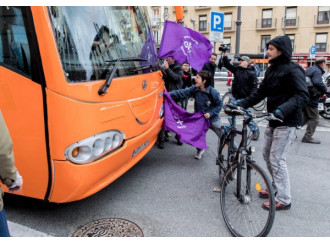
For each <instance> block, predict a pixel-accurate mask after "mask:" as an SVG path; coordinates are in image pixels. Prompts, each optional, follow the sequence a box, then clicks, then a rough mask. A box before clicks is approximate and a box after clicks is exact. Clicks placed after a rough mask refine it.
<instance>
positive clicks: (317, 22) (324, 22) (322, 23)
mask: <svg viewBox="0 0 330 242" xmlns="http://www.w3.org/2000/svg"><path fill="white" fill-rule="evenodd" d="M329 26H330V21H329V19H327V18H321V19H319V18H318V17H317V15H314V27H329Z"/></svg>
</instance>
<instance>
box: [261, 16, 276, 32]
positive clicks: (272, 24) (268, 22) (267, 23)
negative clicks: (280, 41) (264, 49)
mask: <svg viewBox="0 0 330 242" xmlns="http://www.w3.org/2000/svg"><path fill="white" fill-rule="evenodd" d="M276 23H277V19H276V18H264V19H257V20H256V29H257V30H270V29H276Z"/></svg>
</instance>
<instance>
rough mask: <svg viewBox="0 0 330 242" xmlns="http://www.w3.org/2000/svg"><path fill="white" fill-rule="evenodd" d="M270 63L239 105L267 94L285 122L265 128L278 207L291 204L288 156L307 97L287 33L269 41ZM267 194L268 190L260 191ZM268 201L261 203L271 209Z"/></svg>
mask: <svg viewBox="0 0 330 242" xmlns="http://www.w3.org/2000/svg"><path fill="white" fill-rule="evenodd" d="M267 55H268V60H269V63H270V66H269V67H268V68H267V70H266V73H265V78H264V79H263V81H262V82H261V84H260V87H259V88H258V89H257V91H256V92H253V93H251V95H249V96H248V97H247V98H245V99H244V100H241V102H239V105H240V106H242V107H244V108H247V107H251V106H253V105H255V104H257V103H258V102H260V101H261V100H263V99H264V98H265V97H267V109H268V112H272V113H273V114H274V115H275V117H277V118H279V119H281V120H283V122H279V121H275V120H271V121H269V124H268V126H267V127H266V130H265V140H264V147H263V157H264V160H265V161H266V163H267V168H268V170H269V172H270V174H271V176H272V180H273V182H272V185H273V187H274V191H275V200H276V210H287V209H290V208H291V194H290V181H289V172H288V169H287V165H286V157H287V155H288V152H289V148H290V145H291V144H292V142H293V140H294V139H295V138H296V132H297V127H299V126H301V124H302V107H303V106H304V104H305V102H306V101H307V100H308V91H307V86H306V81H305V74H304V70H303V69H302V68H301V67H300V65H298V64H296V63H294V62H292V61H290V60H291V56H292V45H291V41H290V38H289V37H288V36H277V37H275V38H274V39H272V40H270V41H269V42H268V43H267ZM259 196H260V197H268V196H269V193H268V191H267V190H262V191H261V192H259ZM269 206H270V205H269V202H266V203H264V204H263V205H262V207H263V208H264V209H266V210H269Z"/></svg>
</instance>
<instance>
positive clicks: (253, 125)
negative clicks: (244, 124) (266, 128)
mask: <svg viewBox="0 0 330 242" xmlns="http://www.w3.org/2000/svg"><path fill="white" fill-rule="evenodd" d="M239 100H241V99H238V100H236V99H235V98H234V97H232V98H231V103H232V104H233V105H237V101H239ZM246 111H247V112H248V113H249V114H251V110H250V109H249V108H247V109H246ZM248 118H249V116H247V115H244V119H248ZM228 121H229V127H230V128H231V126H232V125H233V127H236V120H235V123H233V118H232V116H229V115H228ZM248 127H249V129H250V130H251V131H252V132H256V131H258V130H259V128H258V126H257V124H256V123H255V122H254V121H253V120H251V121H250V123H249V124H248Z"/></svg>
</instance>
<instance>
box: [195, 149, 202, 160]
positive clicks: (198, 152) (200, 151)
mask: <svg viewBox="0 0 330 242" xmlns="http://www.w3.org/2000/svg"><path fill="white" fill-rule="evenodd" d="M203 153H204V149H201V150H197V153H196V155H195V159H197V160H200V159H202V155H203Z"/></svg>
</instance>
